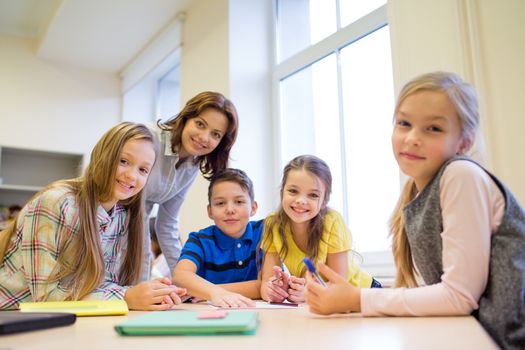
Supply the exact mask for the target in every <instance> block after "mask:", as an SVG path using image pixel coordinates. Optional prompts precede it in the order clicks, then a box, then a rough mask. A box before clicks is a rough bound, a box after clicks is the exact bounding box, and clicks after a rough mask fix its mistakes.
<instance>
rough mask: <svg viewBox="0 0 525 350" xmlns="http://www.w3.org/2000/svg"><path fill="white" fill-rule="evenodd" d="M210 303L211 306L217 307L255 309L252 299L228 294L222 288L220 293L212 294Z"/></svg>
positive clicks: (231, 293) (236, 294)
mask: <svg viewBox="0 0 525 350" xmlns="http://www.w3.org/2000/svg"><path fill="white" fill-rule="evenodd" d="M211 302H212V303H213V305H215V306H219V307H228V308H229V307H231V308H237V307H241V308H242V307H255V302H254V301H253V300H252V299H250V298H246V297H245V296H243V295H241V294H238V293H233V292H229V291H227V290H224V289H222V288H221V290H220V291H218V292H216V293H213V295H212V298H211Z"/></svg>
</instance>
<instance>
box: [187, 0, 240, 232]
mask: <svg viewBox="0 0 525 350" xmlns="http://www.w3.org/2000/svg"><path fill="white" fill-rule="evenodd" d="M182 38H183V39H182V55H181V66H180V72H181V73H180V74H181V76H180V78H181V99H182V103H181V105H183V104H185V103H186V101H188V100H189V99H190V98H192V97H193V96H195V95H196V94H198V93H199V92H201V91H204V90H211V91H218V92H220V93H222V94H224V95H225V96H229V92H230V91H229V80H228V79H229V78H228V75H229V71H228V70H229V65H228V56H229V53H228V1H227V0H201V1H196V2H194V4H193V5H192V6H191V7H190V8H188V9H187V11H186V20H185V22H184V25H183V30H182ZM207 193H208V181H206V180H205V179H204V178H202V177H201V176H199V177H198V178H197V180H196V181H195V183H194V184H193V186H192V187H191V189H190V190H189V192H188V194H187V196H186V200H185V201H184V204H183V206H182V209H181V214H180V232H181V237H182V238H183V240H185V239H186V238H187V235H188V234H189V232H192V231H195V230H198V229H200V228H204V227H206V226H208V225H211V224H212V223H213V222H212V221H211V220H210V219H209V218H208V214H207V211H206V205H207Z"/></svg>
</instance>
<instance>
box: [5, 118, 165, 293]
mask: <svg viewBox="0 0 525 350" xmlns="http://www.w3.org/2000/svg"><path fill="white" fill-rule="evenodd" d="M131 140H146V141H149V142H151V143H152V144H153V145H154V149H155V153H157V145H156V143H155V139H154V137H153V135H152V133H151V132H150V131H149V129H148V128H147V127H146V126H144V125H142V124H136V123H130V122H123V123H120V124H117V125H116V126H114V127H113V128H111V129H110V130H109V131H107V132H106V133H105V134H104V135H103V136H102V138H101V139H100V140H99V141H98V143H97V144H96V145H95V147H94V148H93V151H92V152H91V160H90V163H89V165H88V167H87V168H86V170H85V172H84V174H83V176H82V177H79V178H76V179H70V180H61V181H57V182H55V183H52V184H50V185H49V186H47V187H46V188H45V189H43V190H42V191H41V192H39V193H37V194H36V195H35V196H34V197H33V199H34V198H36V197H38V196H40V195H41V194H42V193H43V192H45V191H48V190H49V189H52V188H57V187H62V188H64V187H65V188H67V189H68V190H70V191H71V193H73V194H74V195H75V196H76V200H77V203H78V207H79V211H78V212H79V215H78V216H79V229H78V233H77V234H76V237H75V239H73V240H71V241H70V242H69V243H68V244H67V245H63V246H61V247H59V251H60V254H59V256H58V259H57V265H56V267H55V268H54V270H53V271H52V272H51V275H50V277H49V279H48V281H47V282H48V283H52V282H56V281H58V280H61V279H63V278H64V277H68V280H69V281H71V282H70V284H69V285H67V290H68V292H67V297H66V300H79V299H82V298H83V297H85V296H86V295H88V294H89V293H90V292H91V291H93V289H95V288H96V287H97V286H98V285H99V284H100V283H101V282H102V280H103V278H104V274H105V264H104V258H103V253H102V249H101V245H100V238H99V230H98V223H97V208H98V206H99V204H100V203H101V202H104V201H107V200H108V199H110V197H111V195H112V194H113V191H114V186H115V176H116V169H117V166H118V162H119V161H120V156H121V153H122V149H123V147H124V145H125V144H126V142H128V141H131ZM119 204H120V205H121V206H122V207H123V208H124V209H125V210H126V212H127V215H126V217H127V219H126V230H127V251H126V255H125V257H124V261H123V262H122V264H121V269H120V272H119V284H121V285H132V284H135V283H137V282H138V281H139V279H140V272H141V266H142V259H143V258H144V257H143V245H144V243H143V241H144V239H143V235H144V227H143V226H144V220H143V215H144V199H143V191H140V192H139V193H138V194H137V195H135V196H133V197H130V198H128V199H126V200H124V201H120V202H119ZM17 221H18V219H17V220H15V222H14V223H12V224H11V225H9V227H7V228H6V229H5V230H4V231H2V232H0V262H3V260H4V257H5V253H6V252H7V249H8V246H9V242H10V240H11V236H12V235H13V234H14V232H16V230H17Z"/></svg>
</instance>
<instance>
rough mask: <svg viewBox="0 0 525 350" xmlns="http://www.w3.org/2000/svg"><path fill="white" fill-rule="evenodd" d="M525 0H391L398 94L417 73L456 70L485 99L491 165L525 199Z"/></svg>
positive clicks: (481, 147)
mask: <svg viewBox="0 0 525 350" xmlns="http://www.w3.org/2000/svg"><path fill="white" fill-rule="evenodd" d="M524 13H525V2H524V1H521V0H503V1H490V0H479V1H475V0H461V1H458V0H440V1H434V0H420V1H412V0H389V1H388V14H389V22H390V31H391V41H392V53H393V70H394V78H395V87H396V91H399V89H400V88H401V87H402V85H403V84H404V83H405V82H406V81H407V80H409V79H411V78H412V77H414V76H416V75H418V74H421V73H423V72H428V71H433V70H447V71H454V72H457V73H459V74H460V75H461V76H463V77H464V78H465V79H466V80H467V81H469V82H471V83H472V84H474V86H475V87H476V89H477V91H478V94H479V97H480V107H481V123H482V138H481V139H480V140H481V142H480V143H479V144H478V145H477V149H478V151H479V152H480V154H478V155H477V157H478V158H481V159H483V160H484V162H485V165H486V166H487V167H488V169H490V170H491V171H493V172H494V173H495V174H496V175H497V176H498V177H500V178H501V179H502V180H503V181H504V182H505V183H507V185H508V186H509V187H510V188H511V189H512V191H513V192H514V194H515V195H516V197H517V198H518V200H519V201H520V202H521V203H522V204H525V183H524V182H523V179H524V178H525V164H524V162H523V160H522V157H521V149H524V148H525V141H524V138H523V136H522V130H524V129H525V120H524V118H522V117H521V116H522V106H521V101H523V99H524V98H525V87H524V85H523V82H524V81H525V65H524V64H523V62H525V22H524V21H523V19H522V17H523V14H524Z"/></svg>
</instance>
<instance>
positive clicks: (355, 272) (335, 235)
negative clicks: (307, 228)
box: [262, 209, 372, 288]
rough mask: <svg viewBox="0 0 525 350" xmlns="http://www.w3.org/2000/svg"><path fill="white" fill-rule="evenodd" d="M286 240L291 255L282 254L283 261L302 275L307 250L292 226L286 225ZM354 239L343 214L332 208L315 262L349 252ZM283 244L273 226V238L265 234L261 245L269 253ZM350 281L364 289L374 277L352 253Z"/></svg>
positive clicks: (326, 218)
mask: <svg viewBox="0 0 525 350" xmlns="http://www.w3.org/2000/svg"><path fill="white" fill-rule="evenodd" d="M272 215H273V214H272ZM272 215H270V216H269V217H268V218H267V219H266V220H268V219H269V218H270V217H271V216H272ZM285 239H286V242H287V243H288V254H287V255H286V257H285V258H284V259H283V257H281V261H282V262H283V263H284V264H285V265H286V267H287V268H288V270H290V273H291V274H292V275H294V276H303V275H304V272H305V267H304V264H303V259H304V257H306V253H305V252H303V251H302V250H301V249H300V248H299V247H298V246H297V244H296V243H295V241H294V239H293V236H292V230H291V228H290V225H287V226H286V229H285ZM351 240H352V235H351V233H350V230H349V229H348V227H346V224H345V222H344V220H343V218H342V217H341V215H340V214H339V213H338V212H336V211H335V210H332V209H329V210H328V212H327V213H326V215H325V217H324V231H323V235H322V239H321V241H320V242H319V254H318V256H317V260H316V261H315V263H316V264H317V263H319V262H324V263H326V258H327V256H328V254H332V253H340V252H345V251H346V252H349V251H350V250H351V248H352V246H351ZM282 246H283V241H282V240H281V237H280V236H279V233H278V232H277V227H274V228H273V237H272V241H268V240H267V239H266V237H264V238H263V245H262V248H263V250H264V251H265V252H267V253H278V252H279V251H280V250H281V249H282ZM348 282H350V283H351V284H352V285H354V286H357V287H362V288H369V287H370V285H371V284H372V276H370V275H369V274H368V273H366V272H364V271H362V270H361V269H360V267H359V265H358V264H357V262H356V261H354V259H353V258H352V256H351V254H349V257H348Z"/></svg>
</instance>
